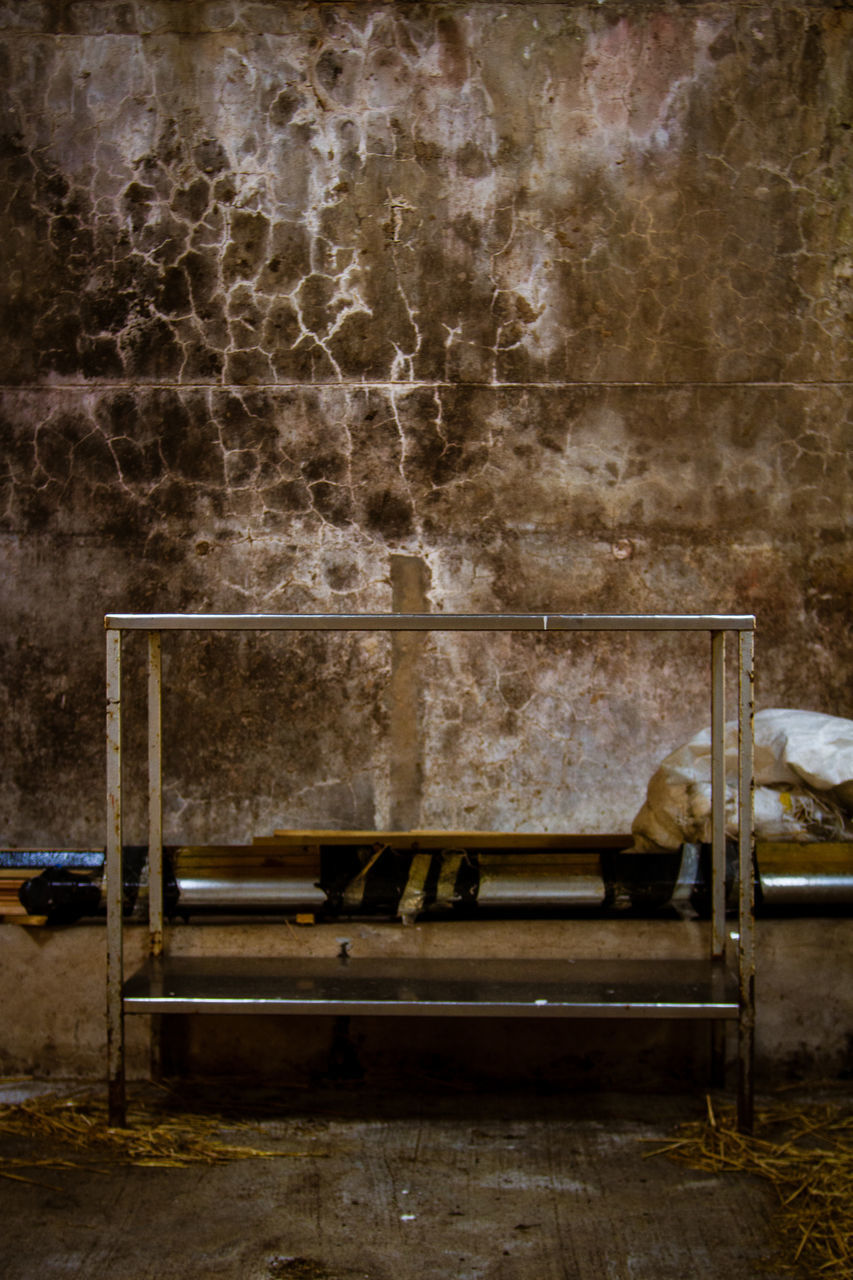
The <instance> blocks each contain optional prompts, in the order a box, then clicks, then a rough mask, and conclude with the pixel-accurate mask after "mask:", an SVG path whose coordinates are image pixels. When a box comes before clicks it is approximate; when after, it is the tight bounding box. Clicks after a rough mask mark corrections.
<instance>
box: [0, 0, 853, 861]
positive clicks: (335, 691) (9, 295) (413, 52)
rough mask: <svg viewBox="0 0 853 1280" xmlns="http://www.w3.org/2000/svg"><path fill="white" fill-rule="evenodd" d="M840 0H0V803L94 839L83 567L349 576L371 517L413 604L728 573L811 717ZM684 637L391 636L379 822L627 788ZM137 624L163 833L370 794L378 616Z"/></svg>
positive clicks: (89, 647)
mask: <svg viewBox="0 0 853 1280" xmlns="http://www.w3.org/2000/svg"><path fill="white" fill-rule="evenodd" d="M850 36H851V16H850V14H849V12H848V11H846V10H844V9H839V8H837V7H834V6H833V5H830V4H822V3H818V2H817V0H813V2H810V3H785V4H779V5H774V6H768V7H765V8H760V7H755V6H743V5H740V4H736V3H733V2H732V0H716V2H714V3H710V4H708V3H704V4H692V3H687V4H681V5H679V6H672V5H667V4H663V3H657V2H655V0H648V3H643V4H639V5H629V6H626V5H624V4H621V3H612V2H611V0H604V2H603V3H601V4H598V3H596V4H585V3H556V4H544V3H543V4H514V5H511V6H506V7H499V6H493V5H491V4H487V3H468V4H464V5H463V4H455V5H452V6H430V5H423V6H387V5H381V4H363V5H358V6H346V5H322V6H318V5H304V4H298V3H293V4H290V3H284V4H276V5H266V6H264V5H260V6H259V5H254V4H249V3H244V2H243V0H235V3H233V4H230V5H227V6H220V7H218V8H217V7H211V6H199V5H191V4H188V5H184V4H180V5H176V4H165V3H156V2H155V3H152V4H147V5H144V6H143V5H136V4H119V5H117V4H113V3H107V2H106V0H104V3H94V4H89V5H86V6H79V5H70V6H69V5H61V4H44V5H42V6H38V7H35V6H33V7H17V8H10V9H8V10H4V16H3V17H2V20H0V84H2V89H1V90H0V99H2V115H0V235H2V240H3V243H4V246H5V247H6V257H7V262H8V264H9V268H8V270H6V271H4V273H3V274H2V277H0V316H2V323H3V329H4V338H5V341H4V344H3V346H2V348H1V349H0V383H2V404H0V413H2V418H0V450H2V470H0V491H2V498H0V554H2V557H3V582H4V588H5V591H4V604H5V617H6V621H7V627H6V631H5V636H4V639H3V640H2V642H0V644H2V649H3V657H4V678H3V688H2V705H3V709H4V715H5V717H6V723H7V724H8V725H10V726H12V729H13V731H11V732H10V733H9V734H8V735H7V743H6V754H7V760H6V767H5V769H4V773H3V779H2V782H0V830H2V832H3V833H4V834H3V835H2V840H3V841H4V842H11V843H14V842H22V841H23V842H30V841H36V840H69V841H75V840H78V841H80V842H82V843H89V842H92V841H95V842H98V841H100V840H101V838H102V805H103V800H102V758H103V747H102V696H101V693H100V692H99V690H100V689H101V687H102V680H103V677H102V666H103V658H102V635H101V630H100V625H101V623H100V620H101V618H102V616H103V614H104V612H106V611H107V610H151V609H164V610H175V609H187V610H200V611H201V610H214V609H215V610H233V611H237V612H239V611H246V610H258V611H264V610H288V611H300V610H305V611H318V610H329V611H338V610H353V609H378V610H385V609H389V608H390V607H391V602H392V589H391V581H390V564H391V561H392V557H394V556H404V557H405V556H408V557H416V558H417V559H418V562H419V563H423V564H424V565H426V566H427V567H428V569H429V573H430V581H431V587H430V600H431V602H432V607H433V608H435V609H437V610H441V609H445V610H448V611H451V610H453V611H456V610H459V611H465V610H480V609H482V610H495V609H502V610H531V609H552V610H567V611H596V610H612V611H615V612H622V611H624V612H630V611H644V610H648V611H668V610H674V609H679V610H681V609H684V610H697V611H699V610H701V611H707V610H729V609H730V610H738V611H742V610H754V611H755V612H756V613H757V615H758V617H759V628H760V630H759V650H758V653H759V685H758V689H759V700H760V703H761V704H762V705H774V704H775V705H785V704H788V705H795V706H810V707H815V708H816V709H820V710H825V711H830V712H835V713H837V714H851V688H850V678H849V671H850V648H849V645H850V641H849V628H848V626H847V621H846V620H847V615H848V612H849V600H850V585H851V584H850V571H849V568H848V564H849V560H850V556H849V541H848V539H849V512H850V506H849V502H850V500H849V493H850V477H849V458H850V449H849V417H850V410H849V405H850V397H849V386H850V375H851V367H850V351H851V343H850V320H851V314H853V310H851V304H850V281H851V278H853V267H851V261H853V257H851V255H853V247H851V238H850V223H849V215H848V209H849V203H850V172H851V166H850V148H851V141H850V139H851V97H853V95H851V83H853V73H852V72H851V48H853V42H851V39H850ZM667 643H668V642H667ZM168 649H169V646H167V650H168ZM133 652H134V651H133V646H132V645H131V646H130V647H129V654H130V656H129V658H128V668H127V670H128V676H127V678H128V681H129V691H130V692H131V693H132V694H133V695H134V697H136V696H137V695H140V694H141V666H140V662H141V659H138V658H134V656H133ZM704 657H705V655H704V650H702V651H701V652H700V651H699V650H698V649H696V648H691V647H690V646H688V647H687V649H685V650H684V651H683V652H682V651H679V650H677V648H672V647H671V646H670V647H667V644H664V647H663V648H662V649H660V650H654V651H653V650H651V649H649V648H648V646H646V648H643V646H642V645H639V646H638V645H637V644H634V643H633V642H628V641H625V642H624V644H622V645H621V647H620V643H618V642H616V641H615V640H611V641H608V642H607V643H602V644H599V643H598V642H596V641H594V640H591V639H577V640H576V641H574V642H573V643H572V644H568V643H565V644H563V645H562V646H561V645H560V644H556V643H553V644H552V643H550V642H549V643H548V644H539V643H537V644H533V643H532V642H531V641H530V640H529V638H528V639H527V640H526V641H523V642H521V643H520V648H519V647H518V646H517V645H515V644H514V643H513V642H510V641H506V642H504V641H503V640H501V641H499V642H497V643H495V644H491V642H490V643H489V644H484V645H482V646H480V648H479V649H474V650H472V648H471V646H470V645H468V646H466V644H464V643H461V642H460V644H459V645H457V646H456V648H454V646H453V645H452V644H450V642H448V641H445V640H439V639H436V638H434V639H432V640H430V641H429V642H428V643H427V645H426V648H425V650H424V654H423V660H424V677H423V679H424V684H423V702H422V722H421V724H420V731H421V733H422V748H423V770H422V774H421V775H420V777H421V783H422V790H421V792H420V793H419V800H418V806H416V808H418V807H419V817H418V814H416V813H415V812H414V810H413V811H412V821H413V822H414V821H418V820H419V821H422V822H423V823H424V824H425V825H432V826H440V825H443V824H447V825H450V826H453V825H475V826H476V825H479V826H508V825H513V824H516V825H523V826H541V825H545V826H548V825H550V826H552V827H558V826H563V827H565V826H567V825H569V826H577V827H579V828H581V829H583V828H585V827H590V828H595V827H598V828H610V829H614V828H617V829H618V828H620V827H624V826H625V825H626V824H627V823H628V822H629V821H630V817H631V815H632V811H633V809H634V808H636V807H638V806H639V802H640V800H641V798H642V791H643V789H644V786H645V781H646V779H647V778H648V776H649V774H650V773H651V772H652V770H653V768H654V766H655V764H656V761H657V758H658V756H659V755H660V754H662V753H664V752H665V751H666V750H669V748H670V747H671V746H672V745H674V744H675V743H676V742H677V741H678V740H680V739H681V738H683V737H685V736H687V735H689V734H691V733H693V732H695V730H696V729H697V728H699V727H700V725H701V724H702V723H703V721H704V720H705V719H706V717H707V705H706V704H707V697H706V689H705V685H704V683H703V680H704V676H703V674H702V664H703V661H704ZM167 661H168V662H171V664H172V665H171V667H170V668H167V669H169V670H171V674H172V685H171V692H170V695H169V696H170V698H171V702H170V703H169V704H167V705H169V706H170V707H171V714H172V715H173V716H174V722H175V728H174V731H173V737H172V738H171V739H169V748H168V752H169V754H168V756H167V759H168V764H169V771H170V779H171V781H170V783H169V791H168V805H167V809H168V812H167V827H169V826H170V824H171V827H170V830H171V836H172V838H180V839H190V838H198V839H201V838H211V839H213V838H221V839H229V840H240V839H244V838H248V836H249V835H250V834H252V833H254V832H256V831H266V830H271V829H272V828H273V827H274V826H276V825H279V826H281V825H288V824H292V825H308V824H309V823H312V822H314V823H318V824H321V825H335V824H341V825H347V824H350V825H357V826H362V825H363V826H368V825H371V824H372V823H373V822H376V823H379V824H380V825H381V824H382V823H383V822H387V819H388V815H389V814H390V812H391V811H392V810H393V808H394V804H395V800H394V796H393V794H392V792H391V790H389V778H390V776H391V770H390V766H389V758H388V750H389V748H388V737H387V735H388V721H387V715H386V712H385V711H384V710H383V708H384V707H385V706H386V696H387V682H388V679H389V678H390V671H391V661H390V651H389V648H388V645H387V643H386V642H385V641H384V640H381V639H375V640H373V641H370V642H367V641H365V640H358V641H343V640H341V641H340V642H339V641H334V642H333V641H329V642H328V643H327V644H325V645H324V644H322V643H321V642H320V641H319V640H318V639H317V638H316V637H302V638H300V639H296V638H289V639H288V640H287V642H286V643H280V644H278V645H276V644H272V643H270V644H266V645H265V644H264V643H261V642H260V641H259V640H251V641H250V640H248V639H246V640H245V641H235V640H234V638H233V637H231V638H227V637H225V638H221V637H220V638H212V639H209V640H206V641H199V642H198V644H197V645H196V646H195V648H193V645H192V643H190V642H187V643H185V644H183V643H182V644H181V645H179V646H178V647H177V649H176V650H175V652H174V654H173V655H172V656H171V657H168V658H167ZM419 714H420V713H419ZM134 715H135V717H136V718H134ZM142 728H143V725H142V718H141V713H139V714H137V713H133V712H131V720H130V722H129V725H128V751H129V753H130V758H131V760H132V761H133V760H135V761H136V762H137V764H138V763H139V762H140V761H141V750H142ZM419 785H421V784H419ZM134 805H135V807H134ZM140 814H141V808H140V806H139V804H138V803H137V802H136V801H134V802H133V805H132V806H131V826H134V824H136V825H139V823H140V821H141V817H140Z"/></svg>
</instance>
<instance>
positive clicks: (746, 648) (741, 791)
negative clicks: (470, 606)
mask: <svg viewBox="0 0 853 1280" xmlns="http://www.w3.org/2000/svg"><path fill="white" fill-rule="evenodd" d="M104 625H105V628H106V633H107V851H106V866H105V880H106V903H107V1058H108V1080H109V1106H110V1117H111V1122H112V1123H113V1124H122V1123H123V1122H124V1117H125V1061H124V1056H125V1055H124V1017H125V1013H126V1012H146V1013H151V1014H153V1015H155V1016H158V1015H159V1014H160V1013H161V1012H164V1011H168V1010H169V1009H170V1008H174V1007H176V1006H175V1005H174V1004H173V1003H172V1001H173V997H171V996H170V995H169V993H168V991H167V989H166V988H167V986H168V985H169V984H168V983H167V982H166V983H164V975H165V974H166V973H167V970H166V969H164V961H163V897H162V866H163V837H162V710H161V708H162V663H161V636H162V633H163V632H165V631H266V632H273V631H389V632H391V631H462V632H477V631H482V632H493V631H533V632H541V633H544V632H572V631H575V632H599V631H601V632H605V631H612V632H621V631H635V632H682V631H687V632H697V631H699V632H702V631H704V632H708V633H709V634H710V637H711V653H710V666H711V829H712V866H713V872H712V893H711V907H712V909H711V946H710V952H711V955H710V960H711V968H710V970H709V974H708V983H709V985H707V986H705V987H704V988H703V986H702V985H701V983H700V984H699V985H698V986H697V982H696V974H695V966H694V967H690V966H689V965H688V966H687V968H686V969H685V972H687V970H688V969H689V982H688V981H687V979H685V985H684V994H683V995H682V996H679V994H678V967H677V966H675V967H674V968H673V983H669V984H667V983H666V982H663V983H658V985H657V987H655V988H654V989H652V988H650V987H649V985H648V984H646V986H645V987H643V994H642V996H639V995H637V992H636V989H635V990H634V991H633V993H632V984H631V982H630V980H628V979H623V980H622V981H621V982H618V983H617V985H616V986H614V985H613V984H614V981H615V980H614V976H613V975H614V968H613V965H612V963H609V962H602V967H601V970H600V979H599V980H598V981H596V980H595V979H594V976H593V975H592V974H591V972H590V973H588V974H587V978H586V983H585V987H584V988H583V989H588V992H589V994H588V997H587V998H584V996H583V989H579V988H578V987H577V984H574V985H572V984H567V982H566V978H565V974H563V975H561V973H560V970H559V965H557V966H556V968H554V969H553V970H552V971H551V972H550V973H549V974H548V975H545V973H544V971H543V974H542V976H541V981H542V982H545V983H546V985H548V989H549V992H550V993H551V994H550V995H549V999H548V1000H543V999H533V997H532V996H531V993H530V991H529V990H527V989H526V988H525V987H524V984H523V983H518V982H513V981H512V980H511V979H506V980H504V981H502V982H500V983H497V985H496V983H494V982H493V983H492V984H491V985H490V986H488V987H487V988H482V989H481V990H480V992H479V994H477V993H474V994H472V992H471V990H467V992H466V993H465V994H464V995H463V994H462V993H461V991H460V988H459V984H458V983H457V982H454V980H453V978H452V975H448V971H447V969H446V968H445V969H443V970H442V972H441V973H438V971H437V976H436V978H435V982H434V983H433V984H432V985H429V984H428V985H427V986H425V987H424V988H423V991H422V992H421V994H420V995H419V996H417V995H416V997H415V998H412V996H411V992H412V991H413V990H416V988H413V986H412V983H413V982H415V983H417V981H418V980H419V979H418V974H417V973H415V974H409V975H406V974H405V973H402V974H389V975H388V976H387V978H386V980H385V982H384V986H382V987H381V990H380V991H379V993H378V994H377V991H376V988H375V981H376V980H377V979H374V987H373V988H372V991H373V994H372V995H371V996H370V997H367V996H366V995H365V994H364V984H363V979H362V978H361V977H360V976H359V975H358V974H356V966H353V975H354V976H353V981H351V982H350V983H349V984H347V983H346V982H344V983H343V984H341V983H339V982H336V983H335V985H334V999H331V997H330V996H329V994H328V990H327V987H326V986H324V982H326V980H327V975H325V971H323V972H322V973H321V972H320V970H319V969H318V972H317V974H316V975H315V980H314V984H313V987H312V989H311V993H310V994H306V995H305V996H304V998H300V997H299V996H298V994H297V995H295V994H294V991H295V990H297V989H298V988H299V987H303V986H304V983H298V984H297V987H296V988H295V987H294V986H293V982H292V981H291V983H290V986H289V987H288V981H287V973H286V969H287V966H284V969H283V970H282V973H281V976H280V982H279V985H278V986H276V982H277V981H278V980H277V979H276V978H275V976H274V975H273V977H272V979H271V977H270V974H269V973H268V972H266V971H265V972H264V973H263V974H260V973H259V974H258V975H256V979H255V981H256V982H257V983H258V984H259V985H258V987H257V990H256V992H255V994H253V992H252V989H251V984H252V976H251V973H250V972H248V971H246V967H245V965H244V966H242V968H243V970H244V972H243V973H242V974H241V975H240V976H238V977H236V981H235V980H228V979H227V975H224V974H220V977H219V979H217V978H216V975H215V973H214V972H213V970H211V972H210V973H204V974H202V973H198V974H196V975H195V978H193V975H192V974H191V973H189V974H183V975H182V974H181V972H180V971H179V970H178V971H175V972H174V975H173V976H172V981H173V985H175V986H176V987H177V986H180V987H181V996H180V1008H181V1009H182V1010H183V1011H187V1010H190V1011H194V1012H203V1011H208V1012H210V1011H222V1010H231V1011H234V1012H238V1011H244V1012H252V1011H257V1010H258V1009H259V1008H277V1009H279V1010H280V1011H282V1012H284V1011H288V1010H291V1009H293V1010H297V1011H299V1012H310V1011H314V1012H327V1011H328V1010H329V1009H330V1008H334V1009H338V1008H339V1007H340V1008H345V1009H347V1010H348V1011H350V1012H359V1011H362V1012H363V1011H365V1010H367V1009H368V1008H369V1009H370V1010H371V1011H373V1012H376V1011H382V1012H388V1013H401V1014H402V1013H408V1014H411V1013H418V1014H425V1013H426V1014H429V1013H436V1012H445V1013H446V1012H453V1013H456V1014H459V1013H460V1012H464V1013H465V1014H466V1015H469V1016H474V1015H476V1014H478V1013H479V1014H494V1013H495V1012H501V1013H509V1014H512V1015H515V1016H542V1015H543V1009H544V1010H546V1011H547V1013H548V1014H550V1013H551V1012H553V1014H554V1015H556V1016H581V1015H587V1016H588V1015H589V1014H591V1013H594V1016H605V1017H617V1016H630V1017H648V1016H655V1015H657V1016H661V1017H673V1016H685V1017H688V1016H690V1017H692V1016H699V1017H707V1018H709V1019H711V1020H712V1025H713V1027H714V1028H715V1040H714V1045H715V1050H714V1052H715V1057H716V1058H717V1059H719V1057H720V1054H721V1052H722V1045H721V1041H720V1039H719V1036H718V1035H717V1032H716V1029H717V1028H718V1027H719V1026H720V1022H719V1019H720V1018H725V1017H736V1018H737V1024H738V1063H739V1074H738V1121H739V1124H740V1127H741V1129H743V1130H747V1131H748V1130H750V1129H751V1128H752V1122H753V1057H754V1031H755V939H754V918H753V917H754V901H753V893H754V890H753V873H752V865H753V860H752V842H753V830H752V827H753V822H752V812H753V753H754V748H753V718H754V710H755V707H754V692H753V685H754V669H753V633H754V630H755V618H754V617H753V616H752V615H751V614H564V613H524V614H480V613H478V614H383V613H359V614H287V613H284V614H282V613H277V614H213V613H208V614H198V613H111V614H107V615H106V617H105V619H104ZM125 631H144V632H147V633H148V848H149V882H150V889H149V904H148V911H149V943H150V945H149V951H150V956H151V965H150V972H149V975H148V977H147V978H146V977H145V976H144V975H143V976H142V977H141V978H140V976H139V975H137V976H136V977H135V978H134V979H133V980H132V981H131V983H129V984H128V986H127V988H125V983H124V965H123V923H122V874H121V872H122V868H121V857H122V774H121V653H122V633H123V632H125ZM728 633H734V634H735V635H736V636H737V655H738V786H737V791H738V912H737V914H738V932H737V966H736V968H737V988H736V991H735V993H734V995H730V996H728V997H727V996H726V995H725V993H724V986H725V984H724V982H723V981H722V980H723V976H724V975H723V974H722V972H721V970H722V969H723V967H724V964H725V950H726V945H725V944H726V936H725V935H726V925H725V790H726V787H725V782H726V779H725V719H726V715H725V650H726V636H727V634H728ZM635 963H636V964H637V965H641V964H643V962H641V961H637V962H635ZM646 963H648V962H646ZM220 968H221V966H220ZM237 968H240V966H237ZM321 968H322V966H321ZM624 968H625V966H624V965H623V966H622V969H621V970H620V972H622V971H623V970H624ZM215 969H216V966H215V965H214V970H215ZM422 971H423V970H422V965H420V964H419V965H418V972H420V973H421V975H422ZM348 972H349V971H348ZM235 976H236V975H235ZM309 976H310V975H309ZM271 981H272V986H271V985H270V983H271ZM194 984H195V985H194ZM211 984H212V985H211ZM309 985H310V984H309ZM561 986H566V989H567V990H568V989H569V987H571V991H572V995H571V998H568V997H567V998H565V999H562V1000H561V998H560V995H559V992H560V989H561ZM486 991H487V992H488V994H484V992H486ZM579 991H580V993H579ZM703 992H704V994H703ZM709 993H712V994H709ZM549 1006H550V1007H549Z"/></svg>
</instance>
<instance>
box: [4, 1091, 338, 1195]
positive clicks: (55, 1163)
mask: <svg viewBox="0 0 853 1280" xmlns="http://www.w3.org/2000/svg"><path fill="white" fill-rule="evenodd" d="M256 1128H257V1126H255V1125H253V1124H252V1123H251V1122H247V1121H236V1120H233V1119H231V1118H230V1117H229V1118H226V1117H223V1116H221V1115H215V1114H214V1115H211V1114H195V1113H192V1112H189V1111H183V1110H182V1111H181V1112H180V1113H178V1114H171V1113H169V1112H167V1111H165V1110H162V1109H160V1108H156V1107H154V1106H152V1104H151V1103H144V1102H142V1101H137V1102H132V1103H131V1105H130V1107H129V1110H128V1120H127V1127H126V1128H123V1129H117V1128H112V1127H111V1126H110V1125H109V1123H108V1119H107V1111H106V1106H105V1105H104V1103H103V1101H102V1100H101V1099H100V1098H98V1097H91V1096H88V1097H87V1096H84V1097H76V1098H75V1097H70V1098H69V1097H58V1096H56V1095H55V1094H46V1095H43V1096H42V1097H37V1098H31V1099H28V1100H27V1101H26V1102H19V1103H14V1104H4V1103H0V1133H6V1134H10V1135H16V1136H18V1137H23V1138H27V1139H29V1140H30V1143H31V1145H32V1146H33V1147H34V1150H33V1151H32V1153H31V1154H30V1153H28V1154H27V1155H24V1156H6V1155H0V1177H4V1178H12V1179H14V1180H15V1181H20V1182H33V1183H36V1184H37V1185H51V1184H45V1183H44V1182H43V1180H42V1179H41V1178H33V1177H27V1176H26V1175H25V1174H23V1173H20V1172H16V1171H17V1170H22V1169H27V1170H33V1169H56V1170H59V1169H87V1170H89V1171H95V1172H98V1171H100V1172H106V1170H105V1169H104V1168H103V1167H102V1166H104V1165H115V1164H124V1165H136V1166H148V1167H152V1168H169V1169H182V1168H186V1167H187V1166H189V1165H194V1164H222V1163H225V1162H227V1161H230V1160H253V1159H282V1158H288V1157H289V1158H294V1157H316V1155H317V1154H319V1153H316V1152H308V1151H282V1150H275V1149H273V1150H271V1149H268V1148H260V1147H256V1146H253V1145H251V1144H250V1143H248V1142H247V1143H239V1142H226V1141H224V1140H223V1139H222V1137H221V1134H222V1132H223V1130H226V1131H228V1132H229V1133H233V1132H235V1131H236V1132H237V1134H238V1135H239V1134H240V1133H241V1132H245V1133H247V1134H248V1132H249V1131H251V1130H253V1129H255V1130H256Z"/></svg>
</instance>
